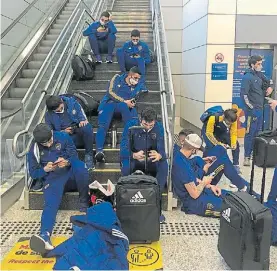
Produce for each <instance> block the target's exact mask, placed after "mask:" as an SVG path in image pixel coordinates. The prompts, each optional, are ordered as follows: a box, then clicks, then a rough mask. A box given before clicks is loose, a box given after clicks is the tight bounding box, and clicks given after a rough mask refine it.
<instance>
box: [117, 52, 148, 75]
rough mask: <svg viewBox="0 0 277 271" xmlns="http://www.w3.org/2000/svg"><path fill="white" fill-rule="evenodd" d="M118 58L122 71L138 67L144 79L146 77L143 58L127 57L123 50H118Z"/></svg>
mask: <svg viewBox="0 0 277 271" xmlns="http://www.w3.org/2000/svg"><path fill="white" fill-rule="evenodd" d="M116 56H117V61H118V64H119V66H120V70H121V71H122V72H125V71H126V70H130V69H131V68H132V67H133V66H137V67H138V68H139V70H140V72H141V75H142V77H144V76H145V61H144V59H143V58H142V57H139V58H132V57H130V56H129V55H127V54H126V53H125V52H124V51H123V49H122V48H119V49H117V51H116Z"/></svg>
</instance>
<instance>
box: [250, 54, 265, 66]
mask: <svg viewBox="0 0 277 271" xmlns="http://www.w3.org/2000/svg"><path fill="white" fill-rule="evenodd" d="M262 60H263V58H262V57H261V56H258V55H254V56H250V57H249V59H248V65H249V67H252V66H251V65H252V64H253V65H255V64H256V63H257V62H258V61H262Z"/></svg>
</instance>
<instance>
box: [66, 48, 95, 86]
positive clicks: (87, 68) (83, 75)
mask: <svg viewBox="0 0 277 271" xmlns="http://www.w3.org/2000/svg"><path fill="white" fill-rule="evenodd" d="M95 65H96V60H95V57H94V56H93V55H92V54H91V53H84V54H82V55H80V56H78V55H75V56H74V57H73V59H72V61H71V67H72V70H73V74H74V76H73V79H75V80H77V81H81V80H91V79H93V78H94V75H95Z"/></svg>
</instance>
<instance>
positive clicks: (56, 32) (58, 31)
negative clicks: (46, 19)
mask: <svg viewBox="0 0 277 271" xmlns="http://www.w3.org/2000/svg"><path fill="white" fill-rule="evenodd" d="M49 33H50V34H58V35H59V34H60V33H61V29H50V30H49Z"/></svg>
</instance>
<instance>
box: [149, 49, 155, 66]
mask: <svg viewBox="0 0 277 271" xmlns="http://www.w3.org/2000/svg"><path fill="white" fill-rule="evenodd" d="M149 55H150V58H151V63H153V62H155V61H156V56H155V53H154V52H153V51H152V50H150V49H149Z"/></svg>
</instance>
